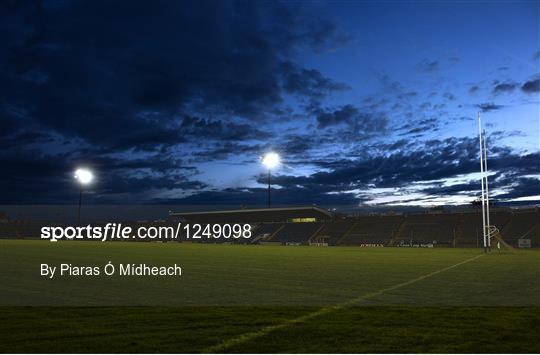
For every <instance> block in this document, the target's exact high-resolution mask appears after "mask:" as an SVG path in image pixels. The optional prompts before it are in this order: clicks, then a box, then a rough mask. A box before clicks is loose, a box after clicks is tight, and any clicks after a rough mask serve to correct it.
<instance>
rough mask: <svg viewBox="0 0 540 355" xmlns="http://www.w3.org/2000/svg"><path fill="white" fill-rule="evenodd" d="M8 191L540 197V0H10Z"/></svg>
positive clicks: (126, 198) (187, 199) (55, 198)
mask: <svg viewBox="0 0 540 355" xmlns="http://www.w3.org/2000/svg"><path fill="white" fill-rule="evenodd" d="M0 13H1V20H0V33H1V38H2V46H1V47H0V51H1V53H0V80H1V81H0V82H1V85H0V93H1V94H0V169H1V170H0V171H1V173H0V203H2V204H56V203H59V204H65V203H74V202H75V201H76V199H77V196H78V192H77V191H78V190H77V189H78V187H77V185H76V183H75V181H74V179H73V171H74V170H75V169H76V168H77V167H79V166H85V167H89V168H91V169H93V170H94V172H95V174H96V180H95V182H94V183H93V184H92V185H91V186H90V187H89V188H88V189H87V191H86V192H85V199H86V201H87V202H88V203H93V204H136V203H153V204H185V205H219V206H232V207H237V206H239V205H241V204H245V205H247V206H256V205H264V204H265V203H266V190H265V188H266V185H265V184H266V173H265V169H264V167H263V166H262V165H261V163H260V157H261V156H262V155H263V154H264V153H266V152H269V151H276V152H279V154H280V155H281V156H282V160H283V164H282V165H281V166H280V167H279V168H278V169H277V170H276V171H274V172H273V184H274V185H273V186H274V188H275V191H274V195H273V196H274V197H273V201H274V202H275V204H276V205H309V204H317V205H321V206H324V207H328V208H332V207H338V208H345V207H349V208H354V207H360V208H380V207H389V208H400V207H401V208H403V207H406V206H416V205H419V206H434V205H441V204H443V205H456V204H469V203H470V202H471V201H472V200H474V199H476V198H477V197H478V194H479V189H480V181H479V174H478V173H477V172H478V170H479V161H478V137H477V134H478V126H477V121H476V114H477V112H478V111H481V114H482V119H483V121H484V123H485V128H486V130H487V133H488V145H489V156H488V159H489V162H488V164H489V168H490V169H491V175H490V182H491V185H490V188H491V192H492V195H493V197H494V198H496V199H497V200H498V201H499V202H500V203H512V202H513V203H515V202H527V203H531V204H535V203H538V202H540V135H539V130H540V112H539V107H540V2H539V1H522V2H520V1H504V2H503V1H499V2H487V1H478V2H474V1H458V2H448V1H444V2H428V1H421V2H403V1H400V2H380V3H376V2H354V1H347V2H345V1H344V2H325V1H320V2H319V1H317V2H315V1H313V2H286V3H280V2H269V1H245V2H243V1H232V2H229V1H215V2H212V1H210V2H209V1H192V2H188V1H148V2H139V1H124V2H122V1H88V2H78V1H55V2H53V1H50V2H49V1H42V2H41V1H28V2H25V1H3V2H2V3H1V5H0Z"/></svg>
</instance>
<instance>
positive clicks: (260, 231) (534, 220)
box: [0, 206, 540, 247]
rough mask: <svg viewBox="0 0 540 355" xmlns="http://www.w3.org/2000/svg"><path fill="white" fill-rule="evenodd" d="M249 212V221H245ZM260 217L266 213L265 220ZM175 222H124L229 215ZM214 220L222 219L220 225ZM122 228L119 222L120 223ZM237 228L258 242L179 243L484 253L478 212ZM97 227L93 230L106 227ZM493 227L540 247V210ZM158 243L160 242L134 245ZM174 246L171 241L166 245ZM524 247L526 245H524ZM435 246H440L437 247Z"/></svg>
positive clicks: (256, 222)
mask: <svg viewBox="0 0 540 355" xmlns="http://www.w3.org/2000/svg"><path fill="white" fill-rule="evenodd" d="M243 211H246V212H245V213H246V215H243V214H242V213H243ZM255 211H259V212H261V215H260V218H259V217H258V216H257V214H256V213H255ZM171 216H173V217H174V218H170V219H168V220H156V221H124V222H121V223H122V224H123V225H124V226H131V227H132V228H133V230H135V229H136V228H138V227H141V226H145V227H149V226H154V227H164V226H165V227H173V228H176V226H177V223H178V222H179V221H181V223H184V224H185V223H190V224H193V223H198V224H200V225H201V226H202V227H203V228H204V227H205V226H206V225H208V224H221V225H223V224H224V223H226V222H223V221H225V220H227V218H228V217H227V211H217V212H209V213H203V212H196V213H177V214H171ZM214 218H215V219H216V220H215V221H214ZM117 223H118V222H117ZM228 223H229V224H231V223H241V224H245V223H247V224H250V225H251V226H252V237H251V238H250V239H245V238H239V239H236V240H232V239H224V238H201V239H188V238H187V237H186V233H185V230H184V229H183V228H181V229H180V231H179V235H178V237H179V238H178V239H177V240H176V241H178V242H202V243H231V242H232V243H251V244H264V243H275V244H303V245H307V244H309V245H319V246H320V245H324V246H326V245H343V246H356V245H358V246H380V245H384V246H429V245H430V244H431V245H434V246H438V247H479V246H480V245H481V244H482V227H481V226H482V220H481V215H480V213H479V211H478V210H475V211H465V212H451V213H442V212H437V213H434V212H430V213H416V214H408V215H395V214H388V215H384V214H379V215H364V216H354V217H348V216H344V215H338V214H335V213H332V212H330V211H324V210H322V209H320V208H316V207H312V206H309V207H298V208H292V207H291V208H272V209H260V210H253V209H251V210H235V211H233V212H232V217H231V220H230V221H229V222H228ZM105 224H106V223H105V222H104V223H95V224H93V226H99V225H102V226H103V225H105ZM491 224H492V225H494V226H496V227H497V228H498V229H499V231H500V233H501V235H502V238H503V240H504V241H506V242H507V243H509V244H510V245H512V246H514V247H517V246H519V245H520V243H521V244H524V243H522V242H523V241H525V242H527V243H525V244H528V242H529V241H530V245H531V246H532V247H540V209H538V208H529V209H503V208H496V209H495V208H494V209H493V210H492V211H491ZM50 225H58V226H62V224H59V223H51V222H47V221H39V220H31V221H30V220H27V221H25V220H11V219H9V218H7V216H5V215H2V214H0V238H1V239H7V238H9V239H38V238H40V231H41V227H42V226H50ZM130 240H131V241H156V240H155V239H146V240H141V239H130ZM161 241H171V240H161ZM520 241H521V242H520ZM434 242H435V243H434Z"/></svg>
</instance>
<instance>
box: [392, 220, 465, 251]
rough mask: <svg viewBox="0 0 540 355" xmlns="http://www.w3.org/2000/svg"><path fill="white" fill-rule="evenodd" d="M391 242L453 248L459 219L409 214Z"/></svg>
mask: <svg viewBox="0 0 540 355" xmlns="http://www.w3.org/2000/svg"><path fill="white" fill-rule="evenodd" d="M404 223H405V224H404V226H403V227H402V228H401V230H400V233H399V235H398V236H396V238H395V240H394V241H393V244H394V245H418V244H429V243H433V244H437V245H445V246H453V245H454V239H455V237H456V233H457V232H458V226H459V217H458V216H457V215H455V214H439V213H435V214H429V213H424V214H411V215H408V216H407V217H406V218H405V220H404Z"/></svg>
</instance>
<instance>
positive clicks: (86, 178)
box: [74, 168, 94, 225]
mask: <svg viewBox="0 0 540 355" xmlns="http://www.w3.org/2000/svg"><path fill="white" fill-rule="evenodd" d="M74 177H75V179H76V180H77V182H78V183H79V186H80V189H79V213H78V215H77V224H78V225H80V224H81V205H82V193H83V187H84V186H86V185H88V184H90V183H91V182H92V181H93V180H94V174H93V173H92V171H90V170H88V169H85V168H78V169H77V170H75V175H74Z"/></svg>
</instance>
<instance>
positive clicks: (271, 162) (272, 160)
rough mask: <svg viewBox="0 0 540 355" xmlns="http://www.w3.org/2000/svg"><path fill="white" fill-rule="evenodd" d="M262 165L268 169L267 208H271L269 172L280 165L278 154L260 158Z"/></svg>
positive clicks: (269, 154) (268, 154)
mask: <svg viewBox="0 0 540 355" xmlns="http://www.w3.org/2000/svg"><path fill="white" fill-rule="evenodd" d="M262 163H263V165H264V166H266V167H267V168H268V208H270V207H271V200H270V194H271V190H272V185H271V183H270V175H271V172H270V171H271V170H272V169H274V168H275V167H277V166H278V165H279V163H280V159H279V154H278V153H274V152H270V153H266V155H265V156H264V157H263V158H262Z"/></svg>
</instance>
